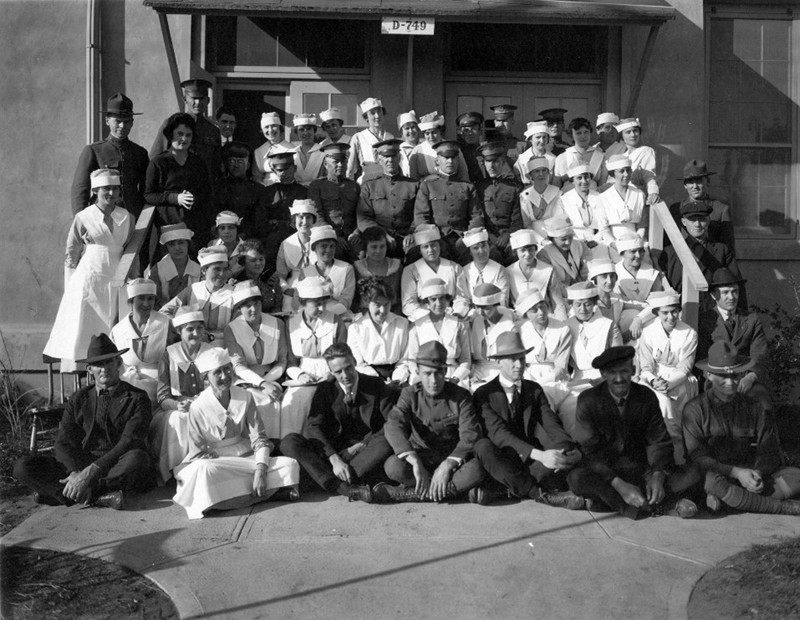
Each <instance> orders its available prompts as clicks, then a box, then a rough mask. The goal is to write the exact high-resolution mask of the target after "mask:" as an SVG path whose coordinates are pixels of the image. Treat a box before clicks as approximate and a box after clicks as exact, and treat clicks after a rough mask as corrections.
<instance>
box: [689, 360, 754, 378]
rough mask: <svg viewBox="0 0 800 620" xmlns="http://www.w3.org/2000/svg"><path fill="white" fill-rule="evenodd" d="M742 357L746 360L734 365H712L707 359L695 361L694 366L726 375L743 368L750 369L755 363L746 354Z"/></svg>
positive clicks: (713, 373) (734, 373)
mask: <svg viewBox="0 0 800 620" xmlns="http://www.w3.org/2000/svg"><path fill="white" fill-rule="evenodd" d="M742 357H743V358H744V359H746V360H747V361H746V362H742V363H740V364H737V365H736V366H712V365H711V364H709V363H708V359H704V360H701V361H699V362H697V363H696V364H695V366H697V367H698V368H699V369H700V370H702V371H704V372H708V373H711V374H712V375H722V376H724V377H727V376H728V375H737V374H739V373H742V372H744V371H745V370H750V369H751V368H752V367H753V366H755V365H756V363H755V360H753V359H751V358H749V357H747V356H746V355H743V356H742Z"/></svg>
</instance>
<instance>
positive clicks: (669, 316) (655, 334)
mask: <svg viewBox="0 0 800 620" xmlns="http://www.w3.org/2000/svg"><path fill="white" fill-rule="evenodd" d="M647 302H648V305H649V306H650V311H651V312H652V313H653V314H655V315H656V320H655V321H653V322H652V323H650V325H648V326H647V327H645V328H644V330H643V331H642V335H641V337H640V338H639V340H638V342H637V346H636V358H637V367H638V368H639V383H645V384H647V385H649V386H650V387H651V388H653V391H654V392H655V393H656V397H657V398H658V404H659V405H660V407H661V415H663V416H664V423H665V424H666V425H667V431H669V434H670V437H672V444H673V446H674V449H675V462H676V463H678V464H680V463H682V462H683V434H682V431H681V423H682V414H683V407H684V405H686V403H687V402H689V401H690V400H691V399H692V398H694V397H695V396H697V393H698V389H697V378H696V377H695V376H694V375H693V374H692V367H693V366H694V356H695V353H696V352H697V332H696V331H695V330H694V329H692V328H691V327H689V325H687V324H686V323H684V322H683V321H681V320H680V318H678V317H679V316H680V313H681V297H680V295H679V294H678V293H674V292H663V291H662V292H658V293H652V294H651V295H650V297H648V299H647Z"/></svg>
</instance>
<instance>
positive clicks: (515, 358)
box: [469, 332, 584, 510]
mask: <svg viewBox="0 0 800 620" xmlns="http://www.w3.org/2000/svg"><path fill="white" fill-rule="evenodd" d="M527 352H528V349H526V348H525V347H524V345H523V344H522V338H521V337H520V335H519V333H517V332H506V333H504V334H500V335H499V336H498V337H497V340H496V341H495V346H494V351H490V352H489V354H490V357H493V358H494V359H495V361H496V362H497V363H498V365H499V366H500V375H499V376H498V377H496V378H494V379H493V380H491V381H489V382H488V383H486V384H485V385H482V386H481V387H479V388H478V389H477V390H476V391H475V409H476V410H477V411H478V413H479V414H480V415H481V417H482V418H483V423H484V426H485V428H486V431H487V434H488V438H483V439H479V440H478V442H477V443H476V444H475V456H476V458H477V459H478V462H480V464H481V465H482V466H483V468H484V469H485V470H486V472H487V473H488V474H489V475H490V476H491V477H492V478H494V479H495V480H497V481H498V482H500V483H501V484H502V486H503V487H504V488H503V490H502V491H500V490H499V489H496V487H491V486H488V485H482V486H480V487H476V488H474V489H471V490H470V492H469V500H470V501H471V502H473V503H476V504H482V505H486V504H489V503H491V502H492V501H494V500H496V499H502V498H504V497H508V496H509V495H511V496H512V497H518V498H531V499H533V500H535V501H537V502H541V503H543V504H548V505H550V506H559V507H562V508H568V509H570V510H579V509H581V508H583V507H584V501H583V498H582V497H578V496H577V495H574V494H573V493H570V492H566V493H562V492H559V491H562V490H564V489H566V488H567V481H566V480H567V479H566V473H567V472H568V471H569V470H570V469H572V467H573V466H574V465H575V464H576V463H577V462H578V461H580V459H581V452H580V450H578V448H577V444H576V443H575V442H574V441H573V440H572V438H571V437H570V436H569V435H568V434H567V432H566V431H565V430H564V427H563V426H561V421H560V420H559V419H558V416H557V415H556V414H555V413H553V410H552V409H551V408H550V404H549V403H548V401H547V397H546V396H545V394H544V391H543V390H542V388H541V386H540V385H539V384H538V383H535V382H533V381H528V380H527V379H523V378H522V375H523V373H524V372H525V354H526V353H527Z"/></svg>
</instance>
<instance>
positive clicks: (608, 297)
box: [587, 259, 626, 328]
mask: <svg viewBox="0 0 800 620" xmlns="http://www.w3.org/2000/svg"><path fill="white" fill-rule="evenodd" d="M588 267H589V274H588V276H587V277H588V279H589V280H590V281H591V282H592V283H593V284H594V285H595V288H597V311H598V312H599V313H600V314H602V315H603V316H604V317H606V318H607V319H611V320H612V321H614V323H616V324H617V327H618V328H619V320H620V318H621V317H622V311H623V310H624V309H625V307H626V306H625V302H624V301H622V300H621V299H620V298H619V297H617V295H616V294H615V293H614V289H615V287H616V284H617V272H616V270H615V267H614V263H612V262H610V261H606V260H603V259H600V260H593V261H590V262H589V263H588Z"/></svg>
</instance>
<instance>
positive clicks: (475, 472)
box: [450, 459, 486, 495]
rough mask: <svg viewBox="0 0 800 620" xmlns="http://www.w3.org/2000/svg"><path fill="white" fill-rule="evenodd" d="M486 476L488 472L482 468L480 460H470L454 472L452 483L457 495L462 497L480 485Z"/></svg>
mask: <svg viewBox="0 0 800 620" xmlns="http://www.w3.org/2000/svg"><path fill="white" fill-rule="evenodd" d="M485 475H486V472H485V471H484V469H483V467H481V464H480V463H479V462H478V459H470V460H469V461H466V462H465V463H463V464H462V465H461V466H460V467H459V468H458V469H457V470H455V471H454V472H453V477H452V479H451V480H450V483H451V485H452V486H453V491H454V492H455V494H456V495H461V494H462V493H465V492H467V491H469V490H470V489H474V488H475V487H477V486H478V485H480V483H481V482H482V481H483V478H484V476H485Z"/></svg>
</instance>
